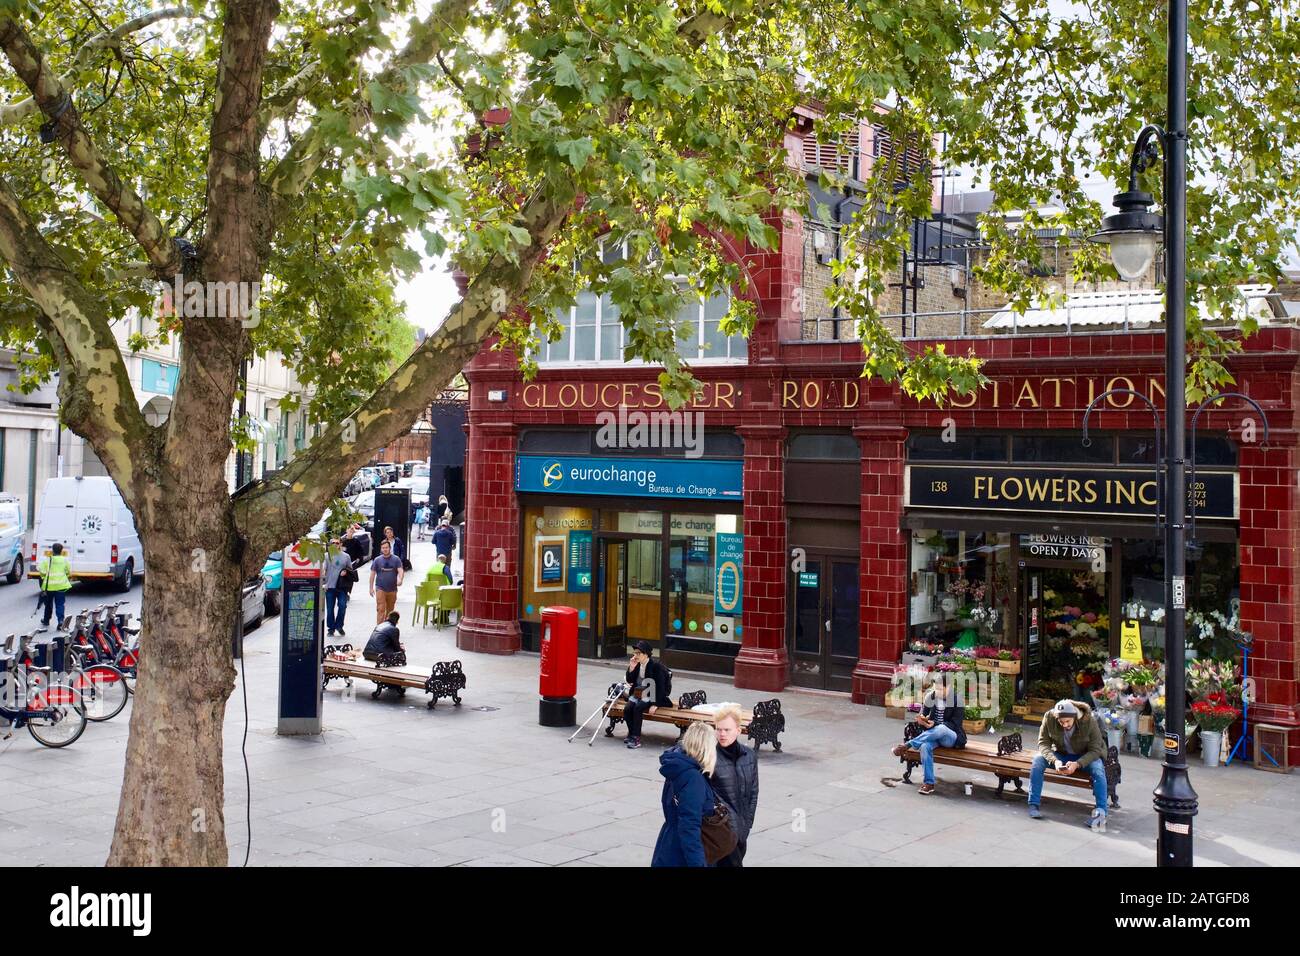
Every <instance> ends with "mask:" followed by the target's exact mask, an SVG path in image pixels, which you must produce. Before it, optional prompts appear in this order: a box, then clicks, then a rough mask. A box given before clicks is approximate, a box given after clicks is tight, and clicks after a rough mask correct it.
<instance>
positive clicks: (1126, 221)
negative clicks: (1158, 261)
mask: <svg viewBox="0 0 1300 956" xmlns="http://www.w3.org/2000/svg"><path fill="white" fill-rule="evenodd" d="M1154 201H1155V200H1154V199H1152V197H1151V194H1150V193H1144V192H1140V191H1136V190H1134V191H1131V192H1124V193H1120V194H1119V195H1118V196H1116V197H1115V200H1114V202H1115V207H1116V208H1117V209H1118V210H1119V212H1117V213H1113V214H1111V215H1109V216H1107V217H1106V218H1105V219H1103V220H1102V221H1101V229H1099V230H1098V231H1097V232H1096V233H1095V234H1093V235H1091V236H1089V237H1088V238H1089V240H1090V241H1092V242H1100V243H1106V244H1108V245H1109V246H1110V259H1111V262H1113V263H1114V264H1115V271H1117V272H1118V273H1119V276H1120V278H1121V279H1123V280H1124V281H1125V282H1132V281H1134V280H1135V279H1140V278H1142V276H1144V275H1145V274H1146V271H1147V269H1149V268H1151V262H1152V261H1153V260H1154V259H1155V257H1156V250H1157V249H1158V248H1159V247H1160V242H1161V240H1162V239H1163V238H1164V227H1165V221H1164V217H1163V216H1161V215H1159V214H1158V213H1153V212H1152V211H1151V205H1152V203H1154Z"/></svg>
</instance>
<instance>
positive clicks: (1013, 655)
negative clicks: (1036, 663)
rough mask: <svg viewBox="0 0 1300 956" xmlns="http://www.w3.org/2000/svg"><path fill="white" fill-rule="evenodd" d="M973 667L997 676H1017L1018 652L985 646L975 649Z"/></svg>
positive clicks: (1018, 667) (1018, 669)
mask: <svg viewBox="0 0 1300 956" xmlns="http://www.w3.org/2000/svg"><path fill="white" fill-rule="evenodd" d="M975 666H976V667H978V668H979V669H980V670H986V671H993V672H994V673H997V674H1019V673H1020V651H1019V650H1018V649H1017V650H1013V649H1009V648H1005V647H995V646H992V645H988V644H985V645H982V646H980V647H977V648H975Z"/></svg>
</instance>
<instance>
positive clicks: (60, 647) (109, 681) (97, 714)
mask: <svg viewBox="0 0 1300 956" xmlns="http://www.w3.org/2000/svg"><path fill="white" fill-rule="evenodd" d="M71 621H72V618H70V617H65V618H64V619H63V620H62V621H60V622H59V628H58V633H57V634H54V635H45V634H42V635H38V636H35V637H33V638H31V639H29V640H28V641H26V643H25V648H26V651H25V656H24V658H23V661H22V662H23V665H24V666H25V667H26V668H27V670H28V673H29V674H30V675H32V683H33V685H38V684H40V683H42V682H46V678H45V674H46V671H45V668H46V667H49V668H53V667H54V666H55V665H56V664H57V665H60V666H61V667H62V668H63V672H62V674H61V675H56V674H54V673H53V672H52V671H51V672H50V676H49V680H61V681H63V682H65V683H67V684H70V685H71V686H72V687H73V688H74V689H75V690H77V691H78V692H79V693H80V694H81V700H82V703H83V704H85V707H86V719H87V720H91V721H95V722H96V723H98V722H100V721H104V720H112V719H113V718H114V717H116V716H117V715H118V714H120V713H121V712H122V708H123V707H125V706H126V701H127V698H128V697H129V696H130V692H129V691H128V689H127V684H126V675H124V674H123V673H122V671H121V670H119V669H118V668H117V667H115V666H113V665H112V664H107V663H102V662H85V661H83V660H82V659H81V657H80V655H78V654H77V653H76V651H75V650H74V649H73V648H74V646H75V645H74V643H73V642H74V640H75V638H74V636H73V632H72V631H71V629H70V628H69V623H70V622H71ZM37 662H41V663H42V664H43V665H44V666H43V667H37V666H36V664H37Z"/></svg>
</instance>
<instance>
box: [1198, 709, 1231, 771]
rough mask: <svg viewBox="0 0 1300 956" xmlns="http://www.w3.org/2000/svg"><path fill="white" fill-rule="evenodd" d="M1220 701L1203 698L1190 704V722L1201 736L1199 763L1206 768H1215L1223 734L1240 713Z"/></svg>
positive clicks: (1217, 763)
mask: <svg viewBox="0 0 1300 956" xmlns="http://www.w3.org/2000/svg"><path fill="white" fill-rule="evenodd" d="M1212 696H1217V697H1219V698H1220V699H1217V700H1211V699H1209V698H1205V699H1202V700H1198V701H1194V702H1193V703H1192V720H1193V721H1195V722H1196V727H1197V729H1198V730H1199V731H1200V734H1201V762H1202V763H1204V764H1205V766H1207V767H1217V766H1218V765H1219V758H1220V755H1221V754H1222V752H1223V732H1224V731H1225V730H1227V729H1228V728H1229V727H1231V726H1232V724H1233V722H1234V721H1236V720H1237V718H1239V717H1240V716H1241V711H1240V710H1238V709H1237V708H1236V707H1233V706H1232V705H1231V704H1229V703H1228V702H1227V699H1226V698H1223V695H1221V694H1220V695H1212Z"/></svg>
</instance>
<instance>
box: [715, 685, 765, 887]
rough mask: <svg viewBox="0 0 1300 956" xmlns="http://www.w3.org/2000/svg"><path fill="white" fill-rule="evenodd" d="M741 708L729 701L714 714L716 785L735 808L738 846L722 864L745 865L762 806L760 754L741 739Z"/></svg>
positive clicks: (733, 814) (720, 795)
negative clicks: (757, 813) (759, 778)
mask: <svg viewBox="0 0 1300 956" xmlns="http://www.w3.org/2000/svg"><path fill="white" fill-rule="evenodd" d="M741 717H742V715H741V713H740V708H739V707H737V706H736V705H734V704H727V705H725V706H723V707H720V708H718V710H717V712H716V713H715V714H714V715H713V729H714V730H715V731H716V732H717V735H718V758H717V762H716V764H715V765H714V768H713V777H712V781H713V789H714V791H715V792H716V793H717V795H718V796H719V797H721V798H722V801H723V802H724V803H725V804H726V805H727V809H728V810H730V811H731V820H732V826H733V827H734V828H735V831H736V848H735V849H734V850H732V851H731V852H730V853H729V854H727V855H726V856H724V857H723V858H722V859H721V860H719V861H718V866H744V864H745V846H746V842H747V841H748V840H749V831H750V830H752V829H753V827H754V814H755V812H757V810H758V755H757V754H755V753H754V751H753V750H752V749H751V748H750V747H747V746H745V745H744V744H743V743H741V742H740V740H739V737H740V721H741Z"/></svg>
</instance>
